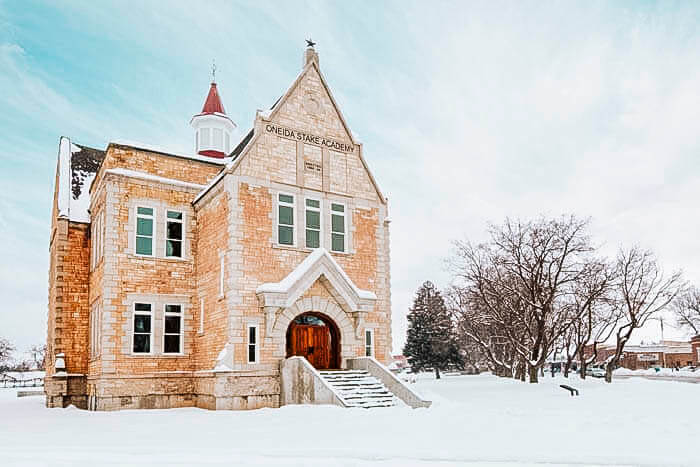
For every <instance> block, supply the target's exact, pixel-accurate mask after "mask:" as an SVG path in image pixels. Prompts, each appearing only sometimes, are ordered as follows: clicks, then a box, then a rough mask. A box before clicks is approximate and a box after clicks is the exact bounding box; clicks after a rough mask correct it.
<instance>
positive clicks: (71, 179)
mask: <svg viewBox="0 0 700 467" xmlns="http://www.w3.org/2000/svg"><path fill="white" fill-rule="evenodd" d="M104 158H105V151H101V150H99V149H94V148H90V147H88V146H82V145H78V144H75V143H71V141H70V139H69V138H66V137H65V136H62V137H61V140H60V142H59V148H58V187H57V188H58V217H62V218H67V219H69V220H71V221H73V222H82V223H89V222H90V213H89V212H88V210H89V209H90V185H91V184H92V181H93V180H94V179H95V175H96V174H97V170H98V169H99V168H100V165H101V164H102V161H103V160H104Z"/></svg>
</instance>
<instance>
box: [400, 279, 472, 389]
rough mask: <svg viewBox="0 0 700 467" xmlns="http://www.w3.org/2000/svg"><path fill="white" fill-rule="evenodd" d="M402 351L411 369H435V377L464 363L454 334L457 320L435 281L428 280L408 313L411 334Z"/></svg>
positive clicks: (409, 332)
mask: <svg viewBox="0 0 700 467" xmlns="http://www.w3.org/2000/svg"><path fill="white" fill-rule="evenodd" d="M403 354H404V355H405V356H406V358H407V359H408V363H409V365H411V371H413V372H418V371H422V370H424V369H433V370H434V371H435V377H436V378H437V379H439V378H440V371H444V370H446V369H447V368H448V367H449V366H450V365H457V366H461V365H462V358H461V355H460V353H459V348H458V346H457V341H456V339H455V333H454V323H453V322H452V318H451V316H450V313H449V312H448V311H447V306H446V305H445V301H444V300H443V298H442V294H441V293H440V291H439V290H437V289H436V288H435V285H433V283H432V282H430V281H427V282H425V283H424V284H423V285H422V286H421V287H420V288H419V289H418V292H416V297H415V298H414V300H413V306H412V307H411V308H410V312H409V314H408V336H407V339H406V345H405V346H404V349H403Z"/></svg>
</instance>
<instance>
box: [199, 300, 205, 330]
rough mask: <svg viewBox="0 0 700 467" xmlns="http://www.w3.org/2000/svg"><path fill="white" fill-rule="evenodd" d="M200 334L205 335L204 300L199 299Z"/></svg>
mask: <svg viewBox="0 0 700 467" xmlns="http://www.w3.org/2000/svg"><path fill="white" fill-rule="evenodd" d="M199 333H200V334H204V299H203V298H200V299H199Z"/></svg>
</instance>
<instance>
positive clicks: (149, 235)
mask: <svg viewBox="0 0 700 467" xmlns="http://www.w3.org/2000/svg"><path fill="white" fill-rule="evenodd" d="M136 254H137V255H141V256H153V208H145V207H137V208H136Z"/></svg>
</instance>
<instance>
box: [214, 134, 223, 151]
mask: <svg viewBox="0 0 700 467" xmlns="http://www.w3.org/2000/svg"><path fill="white" fill-rule="evenodd" d="M212 132H213V134H212V136H213V138H212V139H213V141H212V147H213V148H214V149H216V150H217V151H221V150H223V149H224V130H222V129H221V128H214V129H213V130H212Z"/></svg>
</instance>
